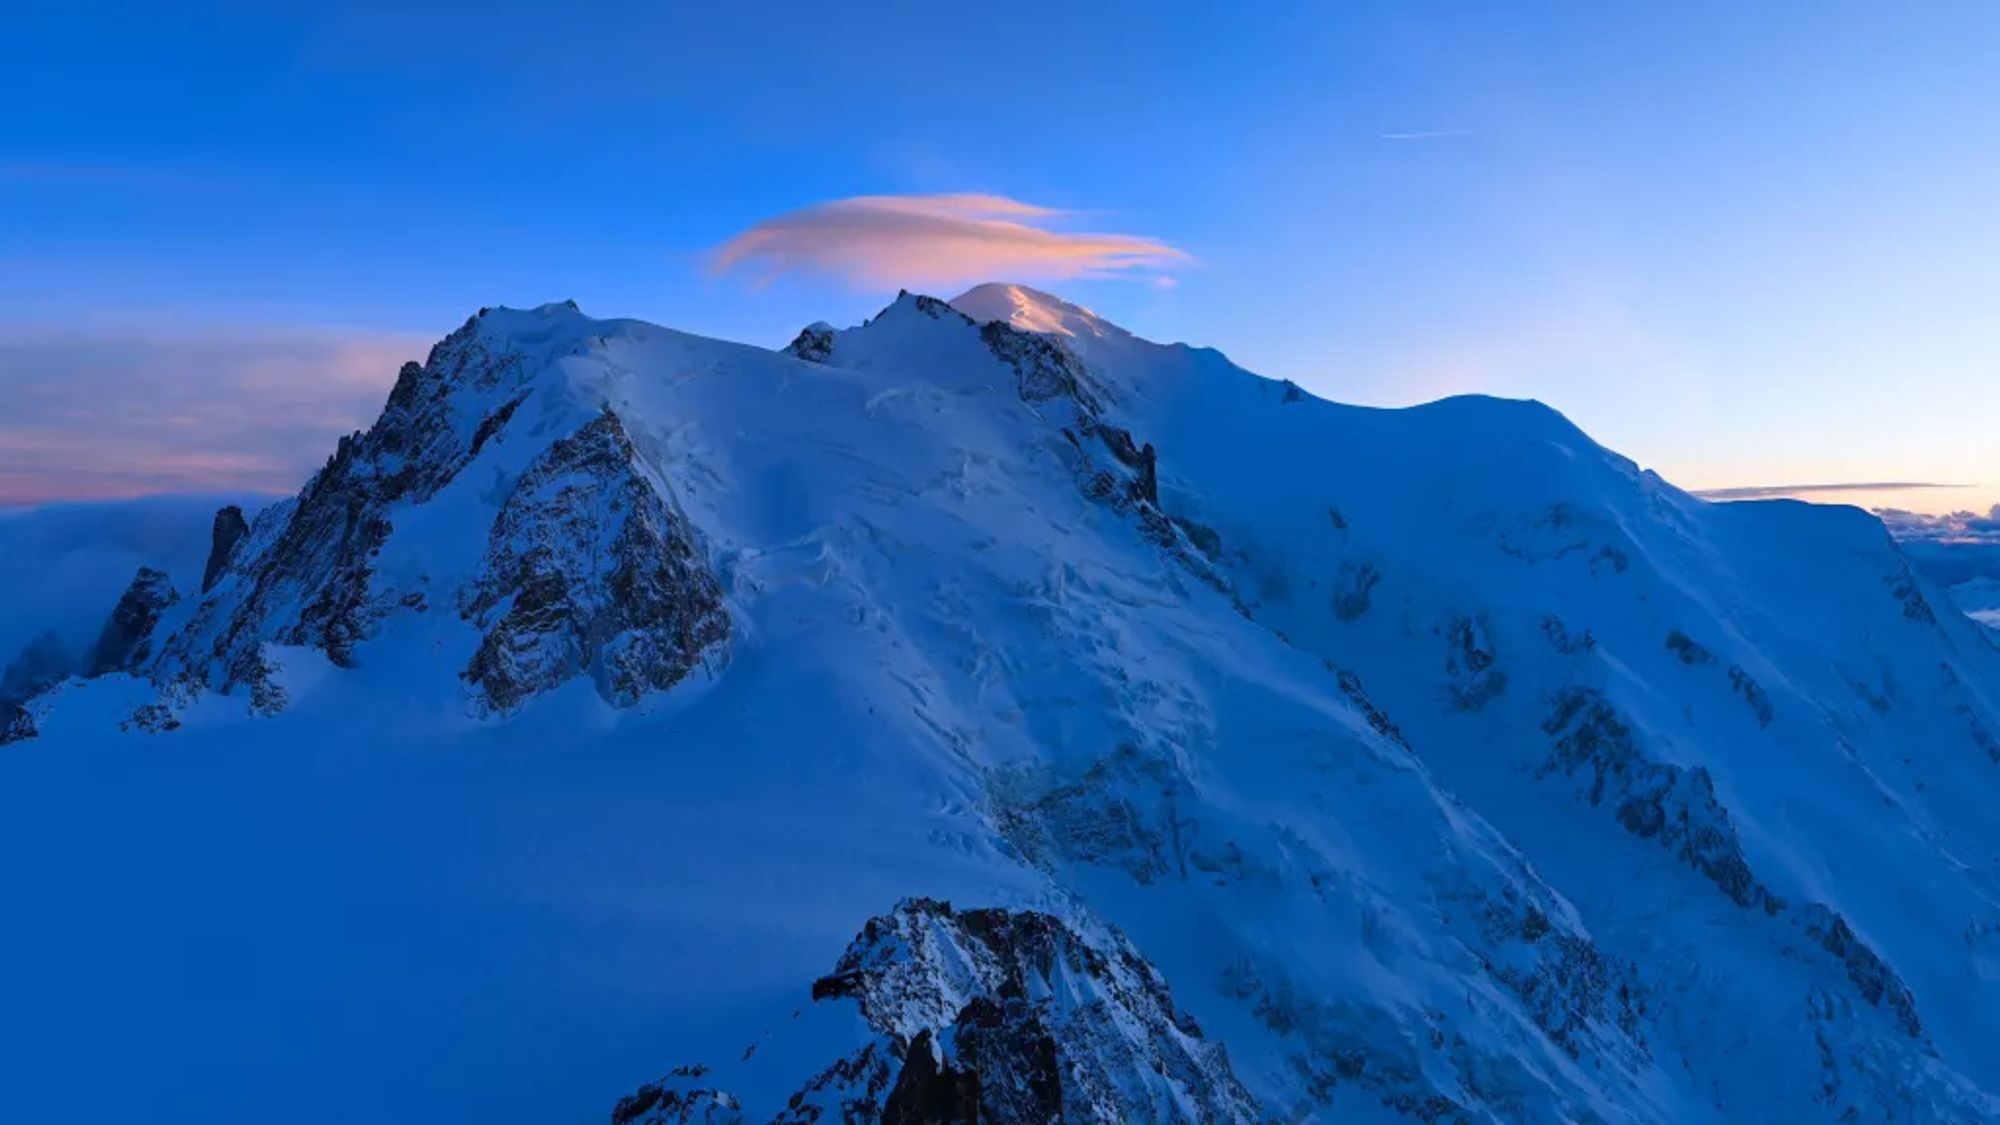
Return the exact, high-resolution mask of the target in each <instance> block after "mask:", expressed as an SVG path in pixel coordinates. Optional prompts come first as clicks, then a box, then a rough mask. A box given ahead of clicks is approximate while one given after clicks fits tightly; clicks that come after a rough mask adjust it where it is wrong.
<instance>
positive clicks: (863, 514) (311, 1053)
mask: <svg viewBox="0 0 2000 1125" xmlns="http://www.w3.org/2000/svg"><path fill="white" fill-rule="evenodd" d="M205 571H206V573H205V575H204V576H203V578H202V580H201V581H200V582H199V583H194V582H192V581H185V580H183V581H176V579H177V578H178V577H179V576H175V577H172V578H170V577H168V576H165V575H161V574H157V573H150V572H149V573H146V574H142V575H141V576H140V578H138V579H136V580H135V582H134V584H133V587H132V589H131V590H129V591H128V592H127V594H126V596H125V597H124V598H123V599H121V600H120V603H119V605H118V607H117V610H116V612H115V614H113V620H112V622H111V624H110V625H109V626H107V629H106V631H105V636H104V637H103V638H101V639H100V643H99V646H98V652H99V655H100V657H101V658H100V659H99V660H97V661H96V662H95V664H94V665H93V668H92V670H93V671H95V672H96V673H97V674H96V675H93V676H89V677H80V678H71V679H68V680H66V681H64V682H63V683H61V684H59V685H57V686H55V687H53V688H51V689H50V690H48V691H45V692H43V693H42V694H40V695H38V696H36V697H35V698H34V699H33V700H31V701H30V702H29V703H27V704H26V705H25V706H24V707H22V708H20V709H19V710H17V711H15V712H13V713H11V714H10V715H9V716H8V717H7V720H6V727H5V728H4V729H5V730H6V731H7V733H6V734H5V735H0V739H6V740H8V741H9V742H10V745H8V746H7V748H6V750H5V752H4V754H0V770H5V774H4V777H0V794H4V798H0V799H4V801H5V804H4V806H0V826H3V827H0V833H4V837H0V849H4V851H5V854H8V855H10V856H11V857H13V861H12V864H11V870H9V872H8V876H9V878H8V880H7V881H8V882H9V883H10V884H11V885H12V888H13V890H12V893H11V894H10V900H11V901H13V902H14V903H15V904H16V905H17V907H18V909H19V911H20V916H21V917H23V918H26V919H31V920H33V921H32V922H31V923H30V924H28V925H24V926H19V927H14V928H12V930H11V932H9V933H7V935H6V936H5V937H4V938H0V964H4V965H6V966H7V968H6V969H5V970H0V972H4V973H5V974H6V976H7V978H8V979H7V980H6V984H7V986H8V987H7V988H6V994H7V995H8V996H9V997H10V1001H9V1003H10V1008H11V1009H12V1011H13V1014H14V1015H15V1017H16V1020H15V1022H16V1023H17V1025H18V1026H22V1027H34V1028H36V1029H37V1034H36V1035H35V1036H34V1037H32V1040H31V1041H29V1042H26V1043H24V1044H22V1045H20V1046H19V1047H18V1048H14V1049H11V1050H10V1051H9V1057H10V1060H11V1061H12V1062H14V1063H16V1064H18V1070H17V1073H18V1074H20V1075H22V1076H24V1077H23V1078H22V1079H21V1080H20V1081H18V1082H15V1083H11V1085H13V1086H15V1087H17V1089H16V1090H14V1091H11V1092H10V1094H9V1096H10V1098H11V1099H12V1100H13V1101H14V1103H15V1104H16V1105H19V1106H22V1107H25V1108H26V1109H27V1110H28V1111H29V1116H30V1117H38V1116H46V1115H48V1114H50V1113H58V1112H64V1111H66V1114H67V1116H68V1117H70V1118H72V1119H73V1118H74V1117H75V1116H76V1106H77V1102H76V1100H75V1099H76V1098H77V1096H78V1093H79V1091H81V1090H87V1089H91V1088H93V1087H92V1083H101V1081H102V1079H103V1077H104V1075H105V1074H106V1073H116V1074H117V1075H118V1076H119V1081H120V1083H121V1086H122V1087H123V1088H125V1089H130V1090H133V1091H134V1092H135V1093H134V1096H135V1097H137V1098H140V1099H142V1103H141V1104H142V1108H143V1109H144V1110H145V1112H143V1113H142V1114H141V1115H142V1116H146V1117H157V1118H161V1119H177V1120H180V1119H186V1120H194V1119H199V1120H227V1119H235V1120H267V1119H273V1118H283V1119H289V1120H321V1119H324V1120H355V1119H372V1120H383V1119H389V1120H420V1119H442V1120H460V1119H464V1120H480V1121H509V1120H522V1121H528V1120H535V1121H549V1120H577V1121H582V1120H601V1119H602V1117H603V1115H604V1114H606V1113H610V1114H611V1115H612V1116H613V1119H614V1120H615V1121H618V1122H670V1121H671V1122H689V1121H704V1122H737V1121H740V1122H771V1121H787V1122H790V1121H813V1120H820V1121H833V1120H851V1121H861V1120H866V1121H877V1120H880V1121H897V1122H901V1121H968V1122H969V1121H973V1120H979V1121H987V1120H996V1121H1037V1122H1039V1121H1044V1120H1049V1119H1051V1118H1052V1117H1059V1118H1060V1119H1062V1120H1070V1121H1117V1120H1163V1121H1164V1120H1188V1121H1216V1122H1225V1121H1266V1120H1274V1121H1275V1120H1282V1121H1309V1120H1321V1121H1336V1120H1338V1121H1350V1120H1354V1121H1371V1120H1373V1121H1403V1120H1417V1121H1426V1122H1438V1121H1504V1122H1514V1121H1633V1122H1651V1121H1660V1122H1667V1121H1700V1120H1717V1121H1722V1120H1727V1121H1771V1122H1781V1121H1782V1122H1790V1121H1810V1120H1827V1121H1872V1120H1896V1121H1974V1120H1983V1119H1989V1118H1992V1117H1995V1116H2000V1078H1997V1077H1996V1076H2000V1003H1996V1001H2000V985H1996V984H1995V981H1996V980H2000V884H1996V881H1995V876H1996V865H2000V824H1996V823H1995V822H1994V820H1993V818H1991V817H1990V816H1989V815H1988V814H1987V809H1988V807H1989V800H1988V794H1989V793H1990V792H1992V791H1993V787H1994V784H1995V780H1996V777H2000V735H1996V733H1995V732H1996V730H2000V651H1996V648H1995V646H1994V644H1993V642H1992V641H1991V640H1990V639H1989V637H1988V635H1987V634H1986V632H1985V631H1983V630H1981V629H1980V628H1979V627H1978V626H1976V625H1974V624H1973V623H1972V622H1971V621H1969V620H1967V619H1965V618H1964V617H1962V616H1960V615H1958V614H1956V613H1951V612H1945V611H1942V610H1941V609H1939V608H1934V607H1935V606H1937V605H1941V604H1942V603H1941V602H1939V597H1940V596H1939V595H1938V593H1937V592H1936V591H1935V590H1934V589H1933V588H1932V587H1931V586H1930V585H1929V583H1928V582H1927V581H1926V580H1925V579H1923V578H1922V577H1920V576H1919V575H1918V574H1916V573H1915V572H1914V571H1913V570H1912V568H1911V566H1910V565H1909V562H1908V561H1907V559H1906V558H1905V556H1904V555H1903V554H1902V553H1901V552H1900V551H1899V550H1898V548H1897V547H1896V545H1895V544H1894V543H1893V542H1892V541H1891V539H1890V538H1889V537H1888V535H1887V534H1886V533H1885V531H1884V530H1883V528H1882V526H1881V524H1880V523H1879V522H1878V521H1876V520H1874V519H1873V518H1871V517H1868V516H1866V515H1865V514H1862V513H1860V512H1857V511H1854V510H1852V509H1841V508H1825V507H1818V506H1812V505H1806V504H1800V503H1794V502H1766V503H1743V504H1730V505H1711V504H1707V503H1704V502H1701V501H1698V500H1695V499H1693V498H1690V497H1688V496H1687V495H1685V494H1683V493H1681V492H1679V491H1677V490H1676V489H1674V488H1672V487H1671V486H1670V485H1668V484H1666V483H1665V482H1663V481H1661V480H1659V479H1658V478H1657V477H1655V476H1653V475H1652V474H1650V473H1647V472H1644V471H1641V470H1640V469H1638V468H1637V467H1636V466H1635V465H1633V464H1632V463H1631V462H1629V461H1627V460H1625V459H1624V458H1622V457H1619V456H1617V455H1616V454H1613V453H1611V452H1609V451H1606V450H1604V449H1602V448H1601V447H1599V446H1597V445H1596V444H1595V443H1593V442H1592V441H1591V440H1590V439H1589V438H1588V437H1587V436H1585V435H1584V434H1583V433H1581V432H1580V431H1578V430H1577V429H1576V428H1575V427H1574V426H1572V425H1570V424H1569V423H1568V422H1567V421H1565V420H1564V419H1563V418H1562V417H1561V416H1560V415H1558V414H1556V413H1555V412H1554V411H1552V410H1549V409H1548V408H1546V407H1543V406H1541V405H1539V404H1535V403H1524V402H1510V401H1501V400H1494V399H1484V398H1462V399H1452V400H1447V401H1444V402H1438V403H1433V404H1430V405H1428V406H1423V407H1417V408H1413V409H1408V410H1374V409H1362V408H1356V407H1348V406H1340V405H1336V404H1333V403H1329V402H1325V401H1322V400H1319V399H1317V398H1314V397H1312V396H1311V395H1308V394H1306V393H1305V392H1303V391H1302V390H1300V389H1299V388H1297V387H1295V386H1292V385H1290V384H1288V383H1282V382H1272V381H1268V380H1264V379H1261V378H1258V377H1256V376H1254V375H1251V374H1249V373H1246V372H1244V371H1242V370H1240V369H1238V368H1236V367H1234V366H1233V365H1231V364H1230V363H1229V362H1228V361H1227V360H1226V359H1225V358H1224V357H1223V356H1222V355H1221V354H1219V353H1217V352H1214V351H1211V350H1206V349H1199V348H1190V347H1186V346H1183V345H1173V346H1163V345H1158V344H1154V343H1150V342H1148V341H1144V340H1141V339H1138V338H1136V337H1134V336H1132V335H1130V334H1129V333H1126V332H1124V331H1123V330H1121V329H1119V328H1117V327H1116V326H1113V325H1111V324H1108V323H1106V322H1105V321H1103V320H1101V319H1100V318H1098V317H1096V316H1094V315H1092V314H1091V313H1089V312H1088V311H1087V310H1084V309H1081V308H1078V307H1076V306H1074V305H1069V304H1066V303H1064V302H1061V301H1059V300H1057V299H1055V298H1053V297H1049V296H1048V295H1046V294H1041V293H1037V292H1035V291H1033V290H1028V289H1025V288H1022V287H1018V286H981V287H979V288H977V289H975V290H973V291H971V292H970V293H967V294H964V295H962V296H961V297H959V298H958V299H957V300H955V301H953V302H950V303H947V302H944V301H939V300H936V299H932V298H928V297H920V296H912V295H908V294H905V295H903V296H902V297H899V298H898V299H897V300H896V302H895V303H893V304H892V305H890V306H889V307H888V308H887V309H885V310H883V312H882V313H881V314H880V315H878V316H877V317H875V318H874V319H872V320H871V321H869V322H868V323H866V324H864V325H862V326H859V327H856V328H851V329H846V330H837V329H834V328H832V327H830V326H827V325H814V326H812V327H809V328H807V329H806V330H804V331H803V332H801V333H800V335H799V337H798V339H797V340H795V341H793V343H792V344H791V345H790V346H788V347H787V348H786V349H784V351H783V352H771V351H766V350H763V349H759V348H754V347H747V346H742V345H737V344H729V343H723V342H719V341H713V340H706V339H701V338H698V337H693V336H688V335H684V334H681V333H677V332H673V331H670V330H667V329H663V328H658V327H655V326H652V325H648V324H644V323H640V322H636V321H599V320H593V319H590V318H589V317H586V316H584V315H583V314H582V313H581V312H579V311H578V310H577V309H576V308H575V307H574V306H572V305H549V306H544V307H542V308H538V309H533V310H527V311H517V310H506V309H492V310H485V311H482V312H481V313H480V315H478V316H476V317H474V318H473V319H472V320H471V321H469V322H468V323H467V324H466V325H465V326H464V327H463V328H461V329H460V330H459V331H457V332H455V333H453V334H452V335H451V336H450V337H448V338H446V339H445V340H444V341H443V342H442V343H440V344H439V345H438V347H437V348H436V349H435V350H434V351H433V352H432V354H431V356H430V359H429V361H428V362H427V363H425V364H423V365H422V366H418V365H416V364H411V365H408V366H406V367H405V368H404V369H403V371H402V374H401V376H400V378H399V379H398V382H397V384H396V388H395V390H394V391H393V392H392V394H391V396H390V398H389V402H388V404H387V406H386V407H385V409H384V412H383V415H382V417H381V419H380V420H379V421H378V422H377V423H376V424H375V425H374V426H373V427H372V428H371V429H370V430H369V431H367V432H366V433H365V434H361V435H357V436H355V437H353V438H351V439H348V440H345V441H343V442H342V443H341V446H340V448H339V449H338V450H337V451H336V452H335V453H334V455H333V457H332V458H331V459H330V460H329V461H328V463H327V466H326V467H325V468H324V469H323V470H322V471H321V472H320V473H319V474H317V475H316V476H315V477H314V479H313V480H312V481H311V482H310V483H308V484H307V485H306V487H305V488H304V489H303V490H302V491H301V492H300V494H299V495H298V496H297V497H296V498H295V499H292V500H289V501H286V502H283V503H281V504H277V505H273V506H271V507H269V508H267V509H265V510H263V511H261V512H259V513H258V514H257V515H256V517H255V518H254V519H253V520H247V521H243V520H240V519H238V518H235V517H231V516H230V515H228V514H227V513H225V514H224V515H222V516H219V517H218V519H217V520H216V523H215V528H214V537H213V548H212V551H211V559H210V565H209V566H208V567H207V568H205ZM107 608H108V607H107ZM621 1097H622V1098H623V1100H622V1101H621V1100H620V1098H621ZM614 1106H615V1108H614ZM130 1108H131V1099H130V1098H125V1099H120V1108H119V1109H118V1110H116V1111H111V1110H109V1109H108V1105H107V1107H106V1112H107V1114H109V1113H112V1112H116V1113H127V1112H128V1111H129V1110H130ZM91 1112H93V1111H91V1110H88V1109H86V1110H85V1111H84V1115H85V1116H89V1115H90V1113H91Z"/></svg>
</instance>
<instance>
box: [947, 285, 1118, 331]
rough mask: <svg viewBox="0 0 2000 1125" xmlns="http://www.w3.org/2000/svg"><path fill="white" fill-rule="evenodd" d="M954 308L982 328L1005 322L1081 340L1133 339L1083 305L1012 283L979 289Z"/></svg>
mask: <svg viewBox="0 0 2000 1125" xmlns="http://www.w3.org/2000/svg"><path fill="white" fill-rule="evenodd" d="M951 307H952V308H955V309H957V310H958V311H959V312H962V313H964V314H965V315H967V316H969V317H971V318H972V319H974V320H976V321H978V322H980V323H981V324H984V323H986V322H988V321H994V320H1002V321H1006V322H1007V323H1009V324H1011V325H1013V326H1014V327H1016V328H1023V329H1026V330H1028V331H1030V332H1046V333H1050V334H1052V335H1057V336H1077V337H1091V336H1095V337H1106V336H1130V335H1131V333H1129V332H1127V331H1125V330H1124V329H1123V328H1120V327H1118V326H1117V325H1115V324H1113V323H1111V322H1110V321H1108V320H1105V319H1104V318H1103V317H1101V316H1098V315H1097V314H1096V313H1094V312H1092V311H1091V310H1089V309H1087V308H1084V307H1083V306H1082V305H1078V304H1074V303H1072V302H1069V301H1065V300H1063V299H1062V298H1061V297H1058V296H1056V295H1054V294H1053V293H1045V292H1043V291H1042V290H1040V289H1034V288H1031V287H1029V286H1026V285H1018V284H1013V283H1011V282H1002V281H989V282H987V283H985V284H983V285H975V286H973V287H972V288H970V289H968V290H966V291H965V292H963V293H960V294H959V295H958V296H956V297H953V298H952V299H951Z"/></svg>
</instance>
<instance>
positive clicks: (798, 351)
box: [785, 320, 833, 363]
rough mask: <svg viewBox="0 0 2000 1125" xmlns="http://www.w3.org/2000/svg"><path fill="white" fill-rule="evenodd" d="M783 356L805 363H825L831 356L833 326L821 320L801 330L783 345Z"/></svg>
mask: <svg viewBox="0 0 2000 1125" xmlns="http://www.w3.org/2000/svg"><path fill="white" fill-rule="evenodd" d="M785 354H786V355H789V356H795V357H797V358H799V359H802V360H805V361H806V362H807V363H825V362H826V361H827V357H829V356H831V355H832V354H833V325H831V324H828V323H827V322H825V321H823V320H822V321H818V322H816V323H813V324H808V325H806V326H805V327H804V328H801V329H800V330H799V334H798V335H797V336H794V337H792V342H791V343H789V344H786V345H785Z"/></svg>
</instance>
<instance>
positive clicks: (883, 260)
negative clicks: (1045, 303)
mask: <svg viewBox="0 0 2000 1125" xmlns="http://www.w3.org/2000/svg"><path fill="white" fill-rule="evenodd" d="M1066 217H1067V213H1066V212H1062V211H1057V210H1054V209H1052V208H1048V207H1040V206H1037V205H1035V204H1032V203H1023V202H1021V201H1020V200H1018V199H1009V198H1007V197H1006V196H1001V195H979V194H957V195H859V196H855V197H853V198H851V199H836V200H834V201H832V202H830V203H820V204H815V205H814V206H811V207H805V208H801V209H800V210H797V211H792V212H788V213H786V214H783V215H779V216H777V217H776V218H771V219H766V220H764V221H763V222H761V223H758V224H757V225H756V226H753V227H751V228H750V229H749V230H746V231H744V232H743V233H742V234H739V235H737V236H736V237H735V238H732V239H730V240H729V241H728V242H727V243H724V244H723V245H722V247H721V248H720V249H718V250H717V251H716V253H715V259H714V267H715V271H716V272H717V273H723V272H727V271H730V270H734V269H737V268H739V267H742V268H746V269H752V270H754V271H755V272H756V274H757V276H758V278H759V279H760V280H764V281H768V280H770V279H772V278H775V277H778V276H780V275H782V274H787V273H813V274H820V275H823V276H828V277H835V278H839V279H841V280H843V281H846V282H849V283H851V284H854V285H859V286H862V287H865V288H871V289H882V288H889V287H891V286H905V285H958V284H966V283H971V282H979V281H988V280H991V279H993V278H996V277H1007V278H1019V279H1022V280H1051V279H1056V280H1059V279H1063V278H1076V277H1104V276H1112V275H1119V274H1141V275H1146V276H1153V277H1164V275H1163V274H1161V273H1160V271H1161V270H1164V269H1167V268H1170V267H1173V266H1177V265H1184V264H1186V263H1187V262H1189V261H1191V259H1190V258H1189V256H1188V255H1187V253H1186V252H1185V251H1183V250H1180V249H1178V248H1176V247H1173V246H1169V245H1167V244H1166V243H1164V242H1161V241H1159V240H1158V239H1154V238H1146V237H1143V236H1140V235H1128V234H1097V233H1088V232H1077V231H1063V230H1051V229H1049V228H1050V227H1051V226H1052V225H1054V224H1055V223H1057V222H1059V221H1060V220H1062V219H1064V218H1066Z"/></svg>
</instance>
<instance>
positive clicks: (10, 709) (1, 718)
mask: <svg viewBox="0 0 2000 1125" xmlns="http://www.w3.org/2000/svg"><path fill="white" fill-rule="evenodd" d="M37 733H39V732H38V731H37V730H36V728H35V717H34V716H33V715H32V714H29V713H28V709H27V708H26V707H23V706H21V705H20V704H19V703H0V746H6V745H8V744H10V743H15V742H26V741H27V740H28V739H31V738H33V737H35V735H36V734H37Z"/></svg>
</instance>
